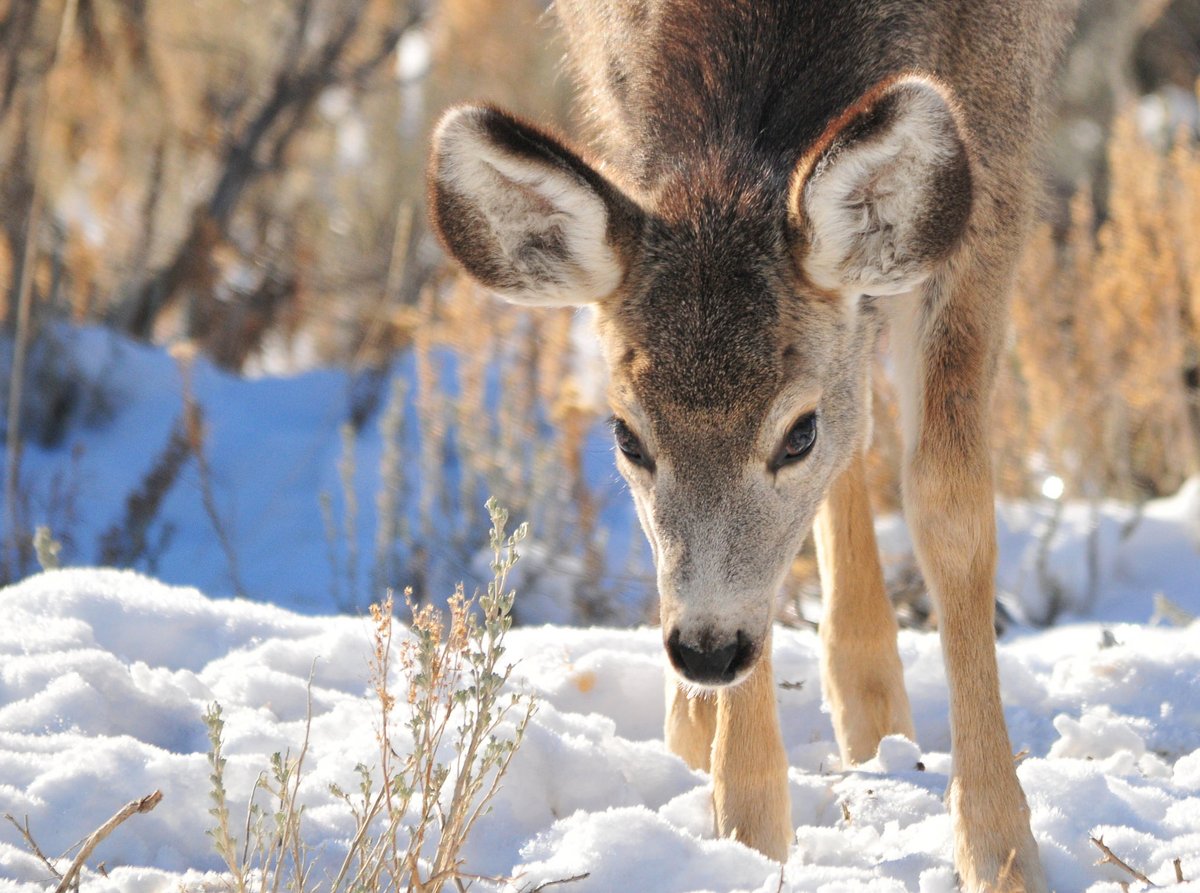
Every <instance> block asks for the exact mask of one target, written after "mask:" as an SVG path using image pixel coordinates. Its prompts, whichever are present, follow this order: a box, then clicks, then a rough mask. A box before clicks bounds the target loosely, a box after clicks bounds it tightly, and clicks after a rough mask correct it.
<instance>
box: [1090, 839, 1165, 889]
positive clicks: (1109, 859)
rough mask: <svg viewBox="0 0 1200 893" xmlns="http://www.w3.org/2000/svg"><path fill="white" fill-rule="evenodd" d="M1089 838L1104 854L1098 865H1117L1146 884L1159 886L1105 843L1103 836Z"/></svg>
mask: <svg viewBox="0 0 1200 893" xmlns="http://www.w3.org/2000/svg"><path fill="white" fill-rule="evenodd" d="M1089 840H1091V842H1092V843H1094V844H1095V845H1096V849H1098V850H1100V852H1101V853H1102V854H1103V855H1102V856H1101V857H1100V861H1099V862H1097V863H1096V864H1097V865H1115V866H1117V868H1119V869H1121V870H1122V871H1124V872H1127V873H1128V874H1130V875H1132V876H1133V878H1134V879H1135V880H1139V881H1141V882H1142V883H1143V884H1145V885H1146V886H1148V887H1158V884H1156V883H1154V882H1153V881H1152V880H1150V878H1148V877H1146V876H1145V875H1144V874H1142V873H1141V872H1140V871H1138V870H1137V869H1136V868H1134V867H1132V866H1131V865H1130V864H1129V863H1128V862H1126V861H1125V860H1124V859H1122V858H1120V857H1119V856H1118V855H1117V854H1116V853H1114V852H1113V851H1112V850H1110V849H1109V848H1108V846H1107V845H1106V844H1105V843H1104V838H1103V837H1091V838H1089Z"/></svg>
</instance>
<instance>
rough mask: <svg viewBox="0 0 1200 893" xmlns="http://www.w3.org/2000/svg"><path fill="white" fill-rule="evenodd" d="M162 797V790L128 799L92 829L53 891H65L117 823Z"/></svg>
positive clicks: (150, 808)
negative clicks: (116, 811)
mask: <svg viewBox="0 0 1200 893" xmlns="http://www.w3.org/2000/svg"><path fill="white" fill-rule="evenodd" d="M162 797H163V795H162V791H155V792H154V793H153V794H147V795H146V796H145V797H143V798H142V799H141V800H130V801H129V802H128V803H126V804H125V805H124V806H123V807H121V810H120V812H118V813H117V814H116V815H114V816H113V817H112V818H111V819H109V820H108V821H107V822H105V823H104V824H103V825H101V826H100V827H99V828H97V829H96V830H95V831H93V832H92V836H91V837H89V838H88V839H87V840H85V841H84V842H83V847H82V848H80V850H79V852H78V853H77V854H76V856H75V858H74V860H72V862H71V866H70V867H69V868H68V869H67V873H66V874H64V875H63V876H62V880H61V881H59V884H58V886H57V887H56V888H55V890H54V893H66V891H67V890H68V889H69V888H70V886H71V884H72V882H73V881H74V880H75V875H77V874H79V872H80V870H81V869H82V868H83V863H84V861H85V860H86V859H87V857H88V856H90V855H91V854H92V851H93V850H95V849H96V847H98V846H99V845H100V842H101V841H102V840H104V838H106V837H108V835H110V834H112V833H113V831H115V830H116V829H117V826H118V825H120V824H121V823H122V822H123V821H125V820H126V819H127V818H129V817H130V816H131V815H135V814H136V813H139V812H149V811H150V810H152V809H153V808H154V807H156V806H158V804H159V802H160V801H161V800H162Z"/></svg>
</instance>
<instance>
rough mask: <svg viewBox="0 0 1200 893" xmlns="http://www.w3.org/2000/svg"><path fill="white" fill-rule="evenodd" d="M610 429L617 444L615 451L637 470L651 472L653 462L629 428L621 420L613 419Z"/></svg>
mask: <svg viewBox="0 0 1200 893" xmlns="http://www.w3.org/2000/svg"><path fill="white" fill-rule="evenodd" d="M612 429H613V440H615V441H616V443H617V449H619V450H620V451H621V452H622V453H624V454H625V458H626V459H628V460H629V461H630V462H632V463H633V464H634V465H636V466H638V467H639V468H645V469H646V470H648V471H653V470H654V460H653V459H651V458H650V457H649V456H648V455H647V454H646V448H645V447H644V446H642V442H641V441H640V440H638V436H637V435H636V434H634V433H633V431H631V430H630V429H629V426H628V425H626V424H625V422H624V421H622V420H621V419H618V418H615V417H614V418H613V420H612Z"/></svg>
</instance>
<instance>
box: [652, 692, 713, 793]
mask: <svg viewBox="0 0 1200 893" xmlns="http://www.w3.org/2000/svg"><path fill="white" fill-rule="evenodd" d="M716 729H717V696H716V695H715V694H700V695H696V696H694V697H688V694H687V692H686V691H684V690H683V688H682V687H681V686H680V685H679V680H678V678H677V677H676V676H675V674H674V673H672V672H671V671H670V670H668V671H667V721H666V728H665V729H664V737H665V738H666V742H667V749H668V750H669V751H671V753H673V754H676V755H677V756H680V757H683V761H684V762H685V763H687V764H688V765H689V766H691V767H692V768H693V769H700V770H702V771H704V772H708V771H709V766H710V762H711V757H712V743H713V735H714V734H715V733H716Z"/></svg>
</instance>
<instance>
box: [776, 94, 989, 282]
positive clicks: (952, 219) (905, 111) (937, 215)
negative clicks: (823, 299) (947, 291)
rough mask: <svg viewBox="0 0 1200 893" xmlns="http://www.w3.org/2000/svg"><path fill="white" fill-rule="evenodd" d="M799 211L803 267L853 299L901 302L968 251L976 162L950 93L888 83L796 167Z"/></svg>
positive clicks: (794, 204)
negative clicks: (957, 252) (959, 251)
mask: <svg viewBox="0 0 1200 893" xmlns="http://www.w3.org/2000/svg"><path fill="white" fill-rule="evenodd" d="M789 202H790V207H789V212H790V218H791V225H792V228H793V233H794V235H795V237H796V241H797V245H798V248H797V251H798V254H799V261H800V264H801V266H802V268H803V270H804V272H805V274H806V275H807V277H808V279H809V280H810V281H811V282H812V283H813V284H815V285H817V286H819V287H821V288H824V289H828V290H830V291H834V292H837V293H840V294H844V295H846V296H848V297H858V296H860V295H886V294H899V293H901V292H905V291H908V290H909V289H911V288H913V287H914V286H916V285H917V284H919V283H920V282H921V281H922V280H923V279H925V278H926V277H927V276H928V275H929V274H930V273H932V272H933V270H934V268H935V266H936V265H937V264H938V262H939V261H941V260H943V259H944V258H945V257H946V256H947V255H948V254H949V253H950V252H951V251H952V250H953V249H954V247H955V246H956V245H957V244H958V241H959V239H960V238H961V236H962V233H963V230H964V228H965V226H966V222H967V217H968V215H969V214H970V211H971V164H970V158H969V155H968V151H967V145H966V141H965V139H964V132H963V128H962V126H961V125H960V123H959V120H958V115H957V114H956V112H955V109H954V104H953V100H952V99H951V97H950V94H949V92H948V91H947V89H946V88H945V87H943V86H942V85H941V84H939V83H937V82H936V81H933V80H931V79H929V78H925V77H922V76H920V75H906V76H903V77H900V78H896V79H894V80H890V81H886V82H884V83H883V84H881V85H880V86H878V87H876V88H875V89H874V90H872V91H870V92H869V93H867V94H866V95H865V96H864V97H863V98H862V99H860V100H859V101H858V102H857V103H855V104H854V105H853V106H851V107H850V108H849V109H848V110H847V111H846V112H845V113H844V114H842V115H841V116H840V117H839V118H838V119H837V120H835V121H834V122H833V123H832V124H831V125H830V126H829V127H828V128H827V129H826V131H825V133H824V135H823V136H822V137H821V139H819V140H818V141H817V143H816V145H815V146H814V148H813V149H812V150H811V151H810V152H808V153H807V154H806V155H805V156H804V158H802V159H801V160H800V163H799V164H798V165H797V167H796V171H795V173H794V174H793V177H792V186H791V192H790V195H789Z"/></svg>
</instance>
